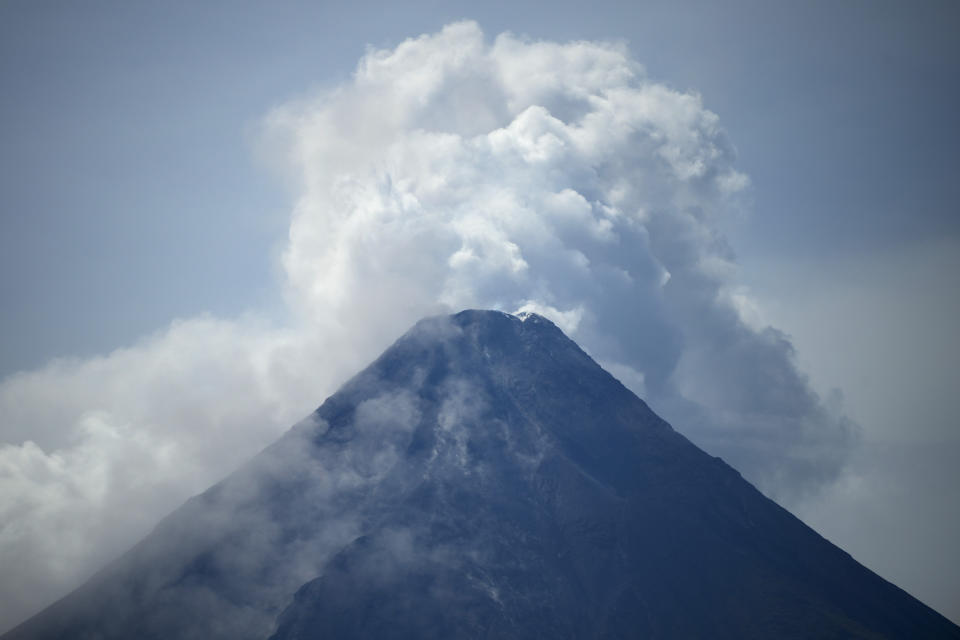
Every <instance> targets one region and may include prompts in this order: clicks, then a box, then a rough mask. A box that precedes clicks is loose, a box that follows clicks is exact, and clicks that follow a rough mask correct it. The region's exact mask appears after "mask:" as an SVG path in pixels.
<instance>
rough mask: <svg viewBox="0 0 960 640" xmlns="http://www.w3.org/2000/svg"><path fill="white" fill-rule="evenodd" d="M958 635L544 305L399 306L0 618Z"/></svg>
mask: <svg viewBox="0 0 960 640" xmlns="http://www.w3.org/2000/svg"><path fill="white" fill-rule="evenodd" d="M773 637H776V638H811V637H815V638H960V628H958V627H957V626H955V625H953V624H952V623H951V622H949V621H948V620H946V619H945V618H943V617H942V616H940V615H939V614H937V613H936V612H934V611H933V610H931V609H930V608H928V607H926V606H925V605H923V604H922V603H920V602H919V601H917V600H916V599H914V598H912V597H911V596H910V595H908V594H907V593H905V592H904V591H902V590H900V589H898V588H897V587H895V586H894V585H892V584H890V583H888V582H886V581H885V580H883V579H882V578H880V577H879V576H877V575H876V574H874V573H872V572H871V571H869V570H868V569H866V568H864V567H863V566H861V565H860V564H858V563H857V562H856V561H854V560H853V559H852V558H851V557H850V556H849V555H847V554H846V553H845V552H843V551H842V550H840V549H838V548H837V547H835V546H834V545H832V544H831V543H829V542H828V541H826V540H825V539H823V538H822V537H820V536H819V535H818V534H817V533H815V532H814V531H813V530H811V529H810V528H808V527H807V526H806V525H804V524H803V523H802V522H800V521H799V520H798V519H797V518H795V517H794V516H792V515H791V514H790V513H789V512H787V511H786V510H784V509H782V508H781V507H779V506H778V505H777V504H775V503H774V502H772V501H771V500H769V499H767V498H766V497H764V496H763V495H762V494H761V493H760V492H758V491H757V490H756V489H755V488H754V487H753V486H752V485H750V484H749V483H748V482H746V481H745V480H744V479H743V478H742V477H741V476H740V475H739V474H738V473H737V472H736V471H735V470H733V469H732V468H730V467H729V466H728V465H727V464H725V463H724V462H723V461H722V460H720V459H719V458H714V457H711V456H709V455H708V454H706V453H704V452H703V451H701V450H700V449H698V448H697V447H696V446H694V445H693V444H691V443H690V442H689V441H688V440H686V439H685V438H684V437H683V436H681V435H680V434H678V433H677V432H676V431H674V430H673V429H672V428H671V427H670V425H668V424H667V423H666V422H664V421H663V420H661V419H660V418H659V417H657V416H656V415H655V414H654V413H653V412H652V411H651V410H650V408H649V407H648V406H647V405H646V404H645V403H644V402H643V401H642V400H640V399H639V398H637V397H636V396H635V395H634V394H633V393H631V392H630V391H629V390H627V389H626V388H625V387H624V386H623V385H621V384H620V383H619V382H618V381H617V380H616V379H615V378H613V377H612V376H611V375H609V374H608V373H607V372H606V371H604V370H603V369H602V368H601V367H599V366H598V365H597V364H596V363H595V362H594V361H593V360H592V359H591V358H590V357H589V356H588V355H587V354H585V353H584V352H583V351H582V350H581V349H580V348H579V347H578V346H577V345H576V344H575V343H574V342H572V341H571V340H570V339H568V338H567V337H566V336H564V335H563V333H562V332H561V331H560V330H559V329H558V328H557V327H556V326H554V325H553V324H552V323H550V322H549V321H547V320H546V319H544V318H542V317H540V316H537V315H526V316H520V317H517V316H511V315H508V314H504V313H500V312H496V311H464V312H462V313H459V314H456V315H454V316H450V317H441V318H431V319H427V320H424V321H421V322H420V323H418V324H417V325H416V326H415V327H414V328H413V329H411V331H409V332H408V333H407V334H406V335H404V336H403V337H402V338H401V339H400V340H398V341H397V342H396V343H395V344H394V345H393V346H392V347H390V349H388V350H387V351H386V352H385V353H384V354H383V355H382V356H381V357H380V358H379V359H377V360H376V361H375V362H374V363H373V364H371V365H370V366H369V367H368V368H367V369H365V370H364V371H363V372H361V373H360V374H358V375H357V376H356V377H355V378H353V379H352V380H351V381H349V382H348V383H347V384H346V385H344V386H343V388H341V389H340V390H339V391H338V392H337V393H336V394H334V395H333V396H331V397H330V398H329V399H328V400H327V401H326V402H324V403H323V405H322V406H321V407H320V408H319V409H317V411H316V412H315V413H314V414H313V415H311V416H310V417H308V418H307V419H306V420H304V421H302V422H301V423H300V424H298V425H296V426H294V427H293V428H292V429H291V430H290V431H289V432H287V433H286V434H285V435H284V436H283V437H282V438H280V440H278V441H277V442H276V443H275V444H274V445H272V446H271V447H269V448H267V449H266V450H265V451H263V452H262V453H261V454H259V455H258V456H257V457H255V458H254V459H253V460H251V461H250V462H249V463H248V464H247V465H245V466H244V467H243V468H241V469H239V470H238V471H236V472H235V473H234V474H232V475H231V476H230V477H228V478H227V479H225V480H224V481H223V482H221V483H219V484H217V485H216V486H214V487H212V488H211V489H210V490H208V491H207V492H205V493H203V494H201V495H199V496H197V497H195V498H193V499H191V500H190V501H188V502H187V503H186V504H185V505H184V506H183V507H181V508H180V509H178V510H177V511H175V512H174V513H173V514H171V515H170V516H168V517H167V518H166V519H165V520H164V521H162V522H161V523H160V524H159V525H158V526H157V528H156V529H155V530H154V531H153V532H152V533H151V534H150V535H149V536H148V537H147V538H145V539H144V540H143V541H142V542H141V543H140V544H138V545H137V546H136V547H134V548H133V549H132V550H131V551H130V552H128V553H127V554H125V555H124V556H122V557H121V558H119V559H118V560H117V561H116V562H114V563H113V564H112V565H110V566H108V567H107V568H105V569H104V570H103V571H101V572H100V573H99V574H97V575H96V576H95V577H94V578H93V579H92V580H90V581H89V582H88V583H87V584H86V585H84V586H83V587H81V588H80V589H78V590H77V591H75V592H74V593H72V594H70V595H69V596H67V597H66V598H64V599H63V600H61V601H59V602H58V603H56V604H54V605H53V606H51V607H50V608H48V609H47V610H46V611H44V612H42V613H40V614H39V615H37V616H35V617H34V618H32V619H31V620H28V621H27V622H26V623H24V624H22V625H21V626H19V627H17V628H16V629H14V630H12V631H10V632H9V633H7V634H6V635H4V636H3V639H4V640H14V639H22V638H29V639H53V638H63V639H66V638H70V639H94V638H97V639H111V638H118V639H119V638H124V639H128V638H142V639H151V638H157V639H159V638H164V639H170V638H204V639H208V638H231V639H236V638H250V639H259V640H263V639H266V638H272V639H274V640H294V639H306V638H338V639H345V638H411V639H413V638H438V639H439V638H551V639H556V638H611V639H612V638H773Z"/></svg>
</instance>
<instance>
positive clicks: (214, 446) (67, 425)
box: [0, 22, 854, 626]
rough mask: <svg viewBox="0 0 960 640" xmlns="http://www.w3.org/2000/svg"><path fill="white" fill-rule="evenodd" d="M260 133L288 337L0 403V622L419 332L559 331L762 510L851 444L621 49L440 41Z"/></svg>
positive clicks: (73, 378)
mask: <svg viewBox="0 0 960 640" xmlns="http://www.w3.org/2000/svg"><path fill="white" fill-rule="evenodd" d="M266 128H267V131H268V135H269V136H270V137H271V139H272V140H274V141H276V144H277V145H279V147H280V148H281V149H282V151H283V154H284V157H285V158H286V161H287V167H288V168H289V170H290V171H291V172H293V173H294V175H295V180H296V183H297V184H298V187H299V189H300V196H299V198H298V201H297V203H296V206H295V208H294V210H293V212H292V214H291V219H290V229H289V241H288V244H287V246H286V248H285V250H284V252H283V255H282V266H283V277H284V281H283V282H282V283H281V286H283V287H284V291H285V294H286V300H287V302H288V305H289V309H290V311H291V314H290V315H291V318H292V321H291V323H290V325H289V326H286V327H279V328H278V327H275V326H269V325H266V324H264V323H259V322H257V321H256V320H255V319H253V317H245V318H241V319H215V318H206V317H202V318H195V319H189V320H186V321H182V322H177V323H174V324H173V325H172V326H171V327H170V328H168V329H167V330H165V331H163V332H160V333H158V334H156V335H155V336H152V337H149V338H146V339H144V340H143V341H141V342H140V343H138V344H137V345H134V346H133V347H131V348H128V349H122V350H119V351H116V352H114V353H111V354H109V355H106V356H103V357H101V358H95V359H91V360H86V361H58V362H54V363H52V364H51V365H49V366H47V367H45V368H43V369H40V370H38V371H34V372H27V373H22V374H18V375H15V376H13V377H10V378H8V379H6V380H4V381H3V382H2V383H0V428H2V433H0V436H2V441H3V442H5V443H6V444H3V445H2V447H0V497H2V499H0V566H2V567H4V571H3V575H4V579H3V580H2V581H0V600H5V601H6V602H9V603H13V604H11V605H10V606H9V611H8V612H5V613H4V615H5V616H6V617H5V618H3V619H0V626H5V625H9V624H11V623H13V622H15V621H16V619H18V618H19V617H22V616H23V615H26V614H27V613H29V612H30V610H31V609H32V608H37V607H39V606H41V605H42V604H44V601H45V599H49V598H51V597H53V596H54V595H56V594H58V593H60V592H62V591H63V590H65V589H66V588H68V587H70V586H73V585H74V584H75V583H76V582H77V581H78V580H79V579H81V578H82V577H83V576H84V575H86V574H87V573H88V572H90V571H91V570H93V569H94V568H96V567H97V566H98V565H100V564H101V563H102V562H103V561H104V560H106V559H107V558H109V557H110V556H111V555H113V554H115V553H117V552H119V551H121V550H122V549H123V548H124V547H125V546H126V545H129V544H131V543H132V542H134V541H135V538H136V537H137V536H139V535H142V533H144V531H145V530H146V528H147V527H148V526H149V524H150V523H151V522H153V521H154V520H156V519H157V518H159V516H161V515H163V513H164V512H166V511H168V510H169V509H171V508H173V507H174V506H176V505H177V503H178V502H179V501H181V500H183V499H184V498H186V497H187V496H188V495H189V494H190V493H193V492H197V491H199V490H201V489H203V488H204V487H205V486H206V485H207V484H209V483H211V482H213V481H215V480H216V479H217V478H218V477H220V476H222V475H223V474H225V473H226V472H227V471H228V470H229V469H231V468H232V467H233V466H235V465H236V464H238V463H239V462H241V461H242V460H243V459H245V458H246V457H249V456H250V455H252V454H253V453H255V452H256V451H257V450H258V449H259V448H260V447H262V446H263V445H265V444H266V443H267V442H269V441H270V440H272V439H273V438H274V437H276V436H277V435H278V434H279V433H280V432H281V431H282V430H283V428H284V427H286V426H288V425H289V424H291V423H292V422H294V421H295V420H296V419H297V418H299V417H301V416H302V415H303V414H305V413H306V412H307V411H309V410H310V409H312V408H313V406H315V405H316V404H318V403H319V402H320V401H321V400H322V399H323V398H324V397H325V396H326V395H327V394H329V393H330V392H332V391H333V390H334V388H335V386H336V384H338V383H339V382H340V381H342V380H343V379H345V377H346V376H347V375H348V374H349V373H351V372H352V371H355V370H357V369H359V368H360V367H361V366H362V365H363V364H365V363H366V362H367V361H369V360H370V359H372V358H373V357H374V356H376V355H377V353H378V352H379V351H381V350H382V349H383V348H384V347H386V346H387V345H388V344H389V342H390V341H391V340H393V339H395V338H396V337H397V336H398V335H399V334H400V333H401V332H402V331H404V330H405V329H406V328H408V327H409V326H410V325H412V324H413V323H414V322H415V321H416V320H418V319H419V318H421V317H423V316H424V315H430V314H436V313H444V312H451V311H456V310H459V309H462V308H467V307H478V308H498V309H502V310H505V311H510V312H514V311H517V312H519V311H534V312H537V313H541V314H543V315H546V316H548V317H550V318H552V319H553V320H554V321H555V322H556V323H557V324H558V326H560V327H561V328H563V329H564V330H565V331H567V332H568V334H570V335H571V337H573V338H574V339H575V340H577V341H578V342H579V343H580V344H581V345H582V346H583V347H584V348H585V349H587V350H588V351H589V352H590V353H591V354H592V355H593V356H594V357H595V358H597V359H598V360H599V361H600V362H601V364H604V365H605V366H607V367H608V368H609V369H610V370H611V371H613V372H614V373H615V374H616V375H617V376H618V377H619V378H620V379H621V380H623V381H624V383H625V384H628V385H629V386H631V388H633V389H634V390H636V391H638V392H640V393H642V394H643V395H644V396H645V398H646V399H647V400H648V402H649V403H650V404H651V405H652V407H653V408H654V410H656V411H658V412H659V413H661V414H662V415H664V417H666V418H667V419H669V420H671V421H672V422H673V423H674V425H675V426H676V427H677V428H678V429H679V430H680V431H682V432H683V433H686V434H687V435H689V436H690V437H691V438H692V439H693V440H694V441H695V442H697V443H699V444H701V445H702V446H705V447H706V448H707V449H708V450H709V451H711V452H712V453H716V454H718V455H722V456H724V457H725V458H726V459H727V460H728V461H730V462H731V463H732V464H734V465H735V466H737V467H738V468H740V469H741V470H742V471H743V472H744V473H745V475H746V476H747V477H748V478H750V479H752V480H754V481H756V482H758V483H759V484H760V485H761V486H762V487H763V488H764V489H765V490H767V491H768V492H771V493H774V494H777V495H783V496H789V495H795V494H797V493H803V492H806V491H810V490H814V489H816V488H817V487H818V486H821V485H822V484H823V483H825V482H829V481H831V480H832V479H833V478H834V477H835V476H836V474H837V473H838V471H839V469H840V468H841V466H842V464H843V461H844V459H845V456H846V453H847V451H848V449H849V447H850V445H851V443H852V442H853V439H854V435H853V434H854V429H853V427H852V425H851V424H850V423H849V422H848V421H846V420H845V419H844V418H843V417H842V416H841V415H839V414H838V413H837V412H836V411H832V410H828V409H827V408H826V407H825V406H824V404H823V403H822V402H821V401H820V400H819V399H818V398H817V396H816V395H815V394H814V393H813V392H812V391H811V390H810V387H809V385H808V384H807V381H806V379H805V378H804V377H803V375H801V374H800V372H798V370H797V368H796V366H795V364H794V355H793V348H792V346H791V344H790V341H789V340H788V339H787V337H786V336H784V335H783V334H782V333H780V332H778V331H776V330H775V329H772V328H763V327H762V324H761V323H759V322H758V321H756V319H755V318H756V315H757V314H753V315H752V316H751V317H749V318H748V317H747V314H745V313H744V309H752V308H753V307H752V306H751V302H750V300H749V297H748V296H747V295H746V294H745V293H744V292H743V291H742V290H741V289H737V288H736V285H735V283H734V282H733V258H732V252H731V250H730V249H729V247H728V246H727V244H726V242H725V240H724V237H723V235H722V233H721V232H720V231H719V229H720V224H719V221H720V220H723V219H725V216H728V215H729V214H730V213H731V212H736V211H737V209H738V207H739V202H738V193H740V192H741V191H742V190H743V189H745V188H746V187H747V185H748V180H747V178H746V176H744V175H743V174H741V173H739V172H738V171H737V170H736V168H735V166H734V152H733V148H732V146H731V145H730V143H729V142H728V141H727V139H726V137H725V135H724V133H723V130H722V129H721V127H720V124H719V119H718V117H717V116H716V115H715V114H713V113H711V112H710V111H708V110H707V109H705V108H704V106H703V104H702V101H701V98H700V97H699V96H697V95H695V94H690V93H681V92H677V91H674V90H672V89H669V88H667V87H666V86H664V85H662V84H658V83H656V82H653V81H651V80H649V79H648V78H647V77H646V76H645V74H644V71H643V69H642V67H641V66H640V65H639V64H637V63H636V62H635V61H633V60H632V59H631V58H630V55H629V53H628V51H627V50H626V49H625V48H624V47H623V46H622V45H619V44H611V43H604V42H573V43H566V44H559V43H553V42H532V41H529V40H526V39H523V38H518V37H515V36H513V35H510V34H503V35H500V36H498V37H496V38H495V39H493V40H492V41H490V40H488V39H487V38H486V37H485V36H484V34H483V33H482V32H481V30H480V29H479V27H478V26H477V25H476V24H474V23H472V22H462V23H456V24H452V25H449V26H447V27H445V28H444V29H443V30H442V31H440V32H439V33H435V34H430V35H424V36H421V37H419V38H416V39H411V40H407V41H405V42H403V43H402V44H400V45H399V46H397V47H396V48H394V49H386V50H370V51H368V53H367V54H366V55H365V56H364V57H363V59H362V60H361V61H360V63H359V65H358V67H357V70H356V72H355V74H354V76H353V78H352V79H351V81H350V82H348V83H346V84H344V85H342V86H339V87H334V88H331V89H329V90H328V91H326V92H324V93H323V94H322V95H319V96H316V97H314V98H311V99H308V100H301V101H297V102H294V103H290V104H287V105H285V106H282V107H280V108H278V109H276V110H275V111H274V112H272V113H271V114H269V116H268V118H267V123H266ZM731 291H734V292H736V294H735V295H734V294H731V293H730V292H731ZM748 320H750V321H749V322H748Z"/></svg>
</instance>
